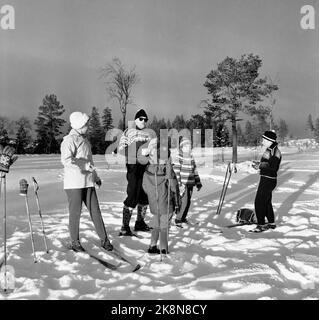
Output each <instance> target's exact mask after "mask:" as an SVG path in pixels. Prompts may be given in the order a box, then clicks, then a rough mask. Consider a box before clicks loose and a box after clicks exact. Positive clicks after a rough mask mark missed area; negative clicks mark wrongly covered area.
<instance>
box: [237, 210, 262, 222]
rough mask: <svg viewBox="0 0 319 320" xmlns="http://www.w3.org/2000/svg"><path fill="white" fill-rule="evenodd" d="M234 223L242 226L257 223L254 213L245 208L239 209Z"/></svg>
mask: <svg viewBox="0 0 319 320" xmlns="http://www.w3.org/2000/svg"><path fill="white" fill-rule="evenodd" d="M236 222H237V223H243V224H252V223H257V217H256V214H255V211H253V210H251V209H247V208H242V209H239V210H238V211H237V216H236Z"/></svg>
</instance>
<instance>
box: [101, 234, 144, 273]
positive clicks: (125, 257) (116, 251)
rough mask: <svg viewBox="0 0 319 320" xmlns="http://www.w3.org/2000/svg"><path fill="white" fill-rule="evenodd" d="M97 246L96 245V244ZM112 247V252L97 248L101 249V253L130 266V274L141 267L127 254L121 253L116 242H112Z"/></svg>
mask: <svg viewBox="0 0 319 320" xmlns="http://www.w3.org/2000/svg"><path fill="white" fill-rule="evenodd" d="M96 245H97V244H96ZM112 245H113V250H112V251H107V250H105V249H104V248H102V247H100V246H99V249H101V250H102V251H103V252H105V253H106V254H109V255H111V256H113V257H116V258H118V259H121V260H122V261H124V262H127V263H128V264H130V265H131V266H132V272H135V271H137V270H139V269H140V268H141V265H140V264H139V263H138V262H137V261H136V260H135V259H134V258H132V257H129V256H128V255H127V254H125V253H124V252H123V250H122V249H121V248H120V246H119V244H118V243H117V241H116V240H113V241H112Z"/></svg>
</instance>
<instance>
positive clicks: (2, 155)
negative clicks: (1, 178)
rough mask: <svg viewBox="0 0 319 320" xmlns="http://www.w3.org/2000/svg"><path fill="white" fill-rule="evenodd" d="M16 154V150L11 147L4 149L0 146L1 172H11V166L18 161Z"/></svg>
mask: <svg viewBox="0 0 319 320" xmlns="http://www.w3.org/2000/svg"><path fill="white" fill-rule="evenodd" d="M14 153H15V149H14V148H12V147H10V146H6V147H5V148H3V146H2V145H0V171H2V172H5V173H8V172H9V169H10V166H11V165H12V164H13V163H14V162H15V161H16V160H17V159H18V157H17V156H15V155H14Z"/></svg>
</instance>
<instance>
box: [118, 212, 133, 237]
mask: <svg viewBox="0 0 319 320" xmlns="http://www.w3.org/2000/svg"><path fill="white" fill-rule="evenodd" d="M132 212H133V209H131V208H129V207H127V206H124V207H123V220H122V227H121V231H120V233H119V236H133V233H132V231H131V229H130V221H131V216H132Z"/></svg>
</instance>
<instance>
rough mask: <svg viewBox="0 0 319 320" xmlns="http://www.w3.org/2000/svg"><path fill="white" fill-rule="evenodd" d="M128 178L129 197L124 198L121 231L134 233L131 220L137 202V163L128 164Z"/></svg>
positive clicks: (127, 190) (128, 233) (126, 233)
mask: <svg viewBox="0 0 319 320" xmlns="http://www.w3.org/2000/svg"><path fill="white" fill-rule="evenodd" d="M126 169H127V172H126V179H127V188H126V192H127V197H126V199H125V200H124V207H123V218H122V227H121V232H123V233H125V235H132V232H131V229H130V221H131V217H132V213H133V209H134V208H135V207H136V204H137V200H136V197H137V193H136V191H137V179H136V170H137V167H136V164H127V165H126Z"/></svg>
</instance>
